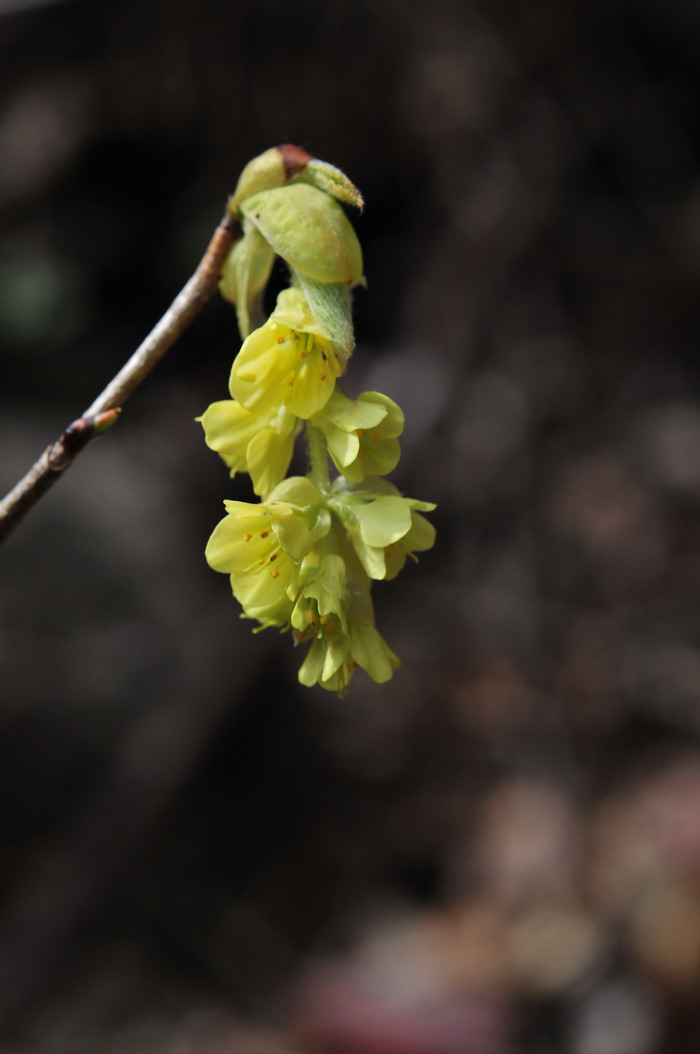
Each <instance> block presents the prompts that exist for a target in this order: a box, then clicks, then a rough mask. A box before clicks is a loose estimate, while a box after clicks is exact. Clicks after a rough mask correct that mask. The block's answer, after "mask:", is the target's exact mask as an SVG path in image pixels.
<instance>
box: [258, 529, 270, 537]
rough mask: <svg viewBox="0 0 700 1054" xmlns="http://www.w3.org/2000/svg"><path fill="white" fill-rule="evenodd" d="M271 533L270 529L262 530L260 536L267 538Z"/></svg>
mask: <svg viewBox="0 0 700 1054" xmlns="http://www.w3.org/2000/svg"><path fill="white" fill-rule="evenodd" d="M269 533H270V532H269V531H261V532H260V537H261V538H267V536H268V534H269Z"/></svg>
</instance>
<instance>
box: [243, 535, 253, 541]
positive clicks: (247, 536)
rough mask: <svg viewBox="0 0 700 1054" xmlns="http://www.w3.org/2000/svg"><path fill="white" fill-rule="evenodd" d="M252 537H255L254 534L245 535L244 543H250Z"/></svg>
mask: <svg viewBox="0 0 700 1054" xmlns="http://www.w3.org/2000/svg"><path fill="white" fill-rule="evenodd" d="M252 537H253V535H252V534H244V535H243V541H244V542H249V541H250V539H251V538H252Z"/></svg>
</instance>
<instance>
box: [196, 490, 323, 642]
mask: <svg viewBox="0 0 700 1054" xmlns="http://www.w3.org/2000/svg"><path fill="white" fill-rule="evenodd" d="M285 499H292V500H285ZM318 500H319V495H318V491H317V490H316V488H315V487H314V486H313V484H312V483H311V482H310V481H309V480H307V479H304V478H302V477H291V478H290V479H287V480H284V482H283V483H281V484H280V485H279V486H278V487H276V488H275V489H274V490H273V491H272V493H271V495H270V500H269V501H267V502H263V503H261V504H252V503H250V502H246V501H226V502H224V506H225V508H226V513H227V515H226V516H225V517H224V519H223V520H222V521H221V522H220V523H219V524H218V525H217V526H216V527H215V529H214V532H213V534H212V536H211V538H210V539H209V542H208V543H207V548H206V551H205V556H206V559H207V562H208V563H209V566H210V567H212V568H213V569H214V570H215V571H222V572H224V573H226V574H229V575H230V576H231V588H232V590H233V594H234V596H235V597H236V599H237V600H238V602H239V603H240V605H241V607H242V608H243V611H244V613H245V614H246V615H248V616H249V617H250V618H254V619H257V620H258V621H259V622H261V623H262V624H263V625H264V626H282V627H287V626H289V625H290V619H291V615H292V610H293V606H294V605H293V600H294V598H295V593H296V588H295V587H296V577H297V574H298V568H299V565H300V563H301V561H302V560H303V559H304V557H305V556H306V555H307V554H308V553H309V552H310V551H311V549H312V547H313V545H314V542H315V540H316V539H317V538H318V537H319V536H322V535H323V534H324V533H325V532H327V531H328V524H329V517H328V513H327V512H326V511H325V510H324V509H323V508H321V507H319V506H318Z"/></svg>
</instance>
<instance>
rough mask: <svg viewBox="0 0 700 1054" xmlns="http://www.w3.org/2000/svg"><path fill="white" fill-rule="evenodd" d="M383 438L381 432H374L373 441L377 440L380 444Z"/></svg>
mask: <svg viewBox="0 0 700 1054" xmlns="http://www.w3.org/2000/svg"><path fill="white" fill-rule="evenodd" d="M381 438H382V437H381V435H380V434H379V432H372V439H374V440H376V441H377V442H378V441H379V440H380V439H381Z"/></svg>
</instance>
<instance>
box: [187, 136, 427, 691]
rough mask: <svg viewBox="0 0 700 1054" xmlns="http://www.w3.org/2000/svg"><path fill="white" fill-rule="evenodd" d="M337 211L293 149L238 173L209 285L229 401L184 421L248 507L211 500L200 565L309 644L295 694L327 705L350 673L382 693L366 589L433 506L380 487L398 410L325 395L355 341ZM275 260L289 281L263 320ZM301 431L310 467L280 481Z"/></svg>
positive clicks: (394, 562)
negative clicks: (246, 488)
mask: <svg viewBox="0 0 700 1054" xmlns="http://www.w3.org/2000/svg"><path fill="white" fill-rule="evenodd" d="M339 201H342V202H345V203H350V204H355V205H361V204H362V199H361V197H360V195H359V192H358V191H357V190H356V188H355V187H353V185H352V184H351V183H350V181H349V180H348V179H347V178H346V177H345V176H344V175H343V174H342V172H340V171H339V170H338V169H336V168H334V167H333V166H331V165H326V164H325V163H324V162H321V161H318V160H316V159H314V158H310V157H308V155H306V154H305V153H304V151H301V150H299V149H298V148H296V147H291V146H285V147H278V148H274V149H273V150H270V151H267V152H266V153H265V154H262V155H261V156H260V157H259V158H256V159H254V161H252V162H251V163H250V164H249V165H248V166H247V167H246V169H244V171H243V173H242V175H241V178H240V180H239V183H238V187H237V189H236V192H235V193H234V195H233V197H232V199H231V202H230V203H229V207H230V209H231V211H232V212H233V214H234V215H235V217H236V218H237V219H238V220H239V221H240V224H241V231H242V237H241V238H240V239H239V241H238V242H237V243H236V245H235V246H234V248H233V249H232V251H231V253H230V255H229V257H228V259H227V261H226V263H225V265H224V268H223V271H222V279H221V290H222V293H223V295H224V296H225V297H226V298H227V299H229V300H231V301H232V302H233V303H234V304H235V305H236V310H237V313H238V321H239V328H240V329H241V334H242V336H243V337H244V341H243V345H242V347H241V349H240V351H239V353H238V355H237V356H236V358H235V360H234V362H233V366H232V369H231V375H230V379H229V391H230V394H231V398H230V399H226V400H222V401H220V402H216V403H212V405H211V406H210V407H209V408H208V409H207V410H206V411H205V413H204V414H203V415H202V417H201V418H200V419H199V420H200V421H201V423H202V425H203V427H204V432H205V439H206V442H207V444H208V446H210V447H211V449H212V450H215V451H216V452H217V453H218V454H220V456H221V457H222V458H223V460H224V461H225V463H226V464H227V465H228V467H229V469H230V472H231V475H232V476H234V475H235V474H236V473H237V472H247V473H249V475H250V477H251V480H252V484H253V489H254V491H255V493H256V495H257V496H258V497H259V498H260V499H261V500H260V501H259V502H257V503H249V502H241V501H227V502H225V507H226V516H225V518H224V519H223V520H222V521H221V522H220V523H219V524H218V526H217V527H216V528H215V530H214V533H213V534H212V536H211V538H210V539H209V542H208V545H207V548H206V558H207V561H208V562H209V564H210V566H211V567H212V568H213V569H214V570H216V571H222V572H225V573H226V574H228V575H230V579H231V587H232V589H233V593H234V596H235V597H236V599H237V600H238V601H239V603H240V604H241V607H242V608H243V613H244V616H245V617H248V618H252V619H255V620H257V621H258V622H259V623H260V626H261V628H265V627H267V626H277V627H279V628H280V629H282V630H291V632H292V634H293V637H294V640H295V641H296V642H297V643H301V642H310V648H309V651H308V654H307V656H306V659H305V660H304V662H303V664H302V666H301V669H300V671H299V680H300V681H301V683H302V684H305V685H313V684H317V683H318V684H319V685H320V686H321V687H322V688H326V689H328V690H330V691H335V692H338V693H340V694H341V695H342V694H344V692H345V690H346V689H347V686H348V684H349V682H350V679H351V677H352V675H353V673H354V671H355V670H356V669H357V668H358V667H359V668H361V669H363V670H365V671H366V672H367V673H368V674H369V676H370V677H371V678H372V679H373V680H375V681H377V682H378V683H382V682H384V681H387V680H389V678H390V677H391V676H392V674H393V671H394V670H395V669H396V667H397V666H398V665H399V660H398V659H397V657H396V655H394V653H393V651H392V650H391V649H390V648H389V646H388V645H387V644H386V642H385V641H384V640H383V638H382V637H381V635H380V634H379V632H378V631H377V629H376V628H375V625H374V609H373V606H372V600H371V585H372V581H373V580H381V579H391V578H394V577H395V576H396V575H397V574H398V573H399V571H400V570H401V568H402V567H403V565H404V563H405V562H406V558H407V556H413V554H415V553H416V552H421V551H424V550H426V549H429V548H430V547H431V546H432V545H433V542H434V540H435V531H434V528H433V527H432V525H431V524H430V523H429V522H428V520H426V519H425V517H424V516H422V515H421V513H422V512H427V511H430V510H432V509H433V508H434V507H435V506H434V505H433V504H432V503H430V502H423V501H417V500H415V499H413V498H406V497H404V496H402V495H401V494H400V493H399V491H398V490H397V489H396V487H394V486H393V485H392V484H391V483H389V482H387V481H386V480H385V479H382V478H381V477H383V476H384V475H385V474H387V473H388V472H391V471H392V469H394V468H395V467H396V464H397V463H398V460H399V456H400V447H399V436H400V435H401V433H402V431H403V425H404V418H403V413H402V412H401V410H400V408H399V407H398V406H397V405H396V403H394V402H393V401H392V400H391V399H389V398H388V397H387V396H385V395H381V394H380V393H379V392H364V393H363V394H362V395H360V396H358V397H357V398H356V399H351V398H349V397H348V396H347V395H346V394H345V393H344V392H343V391H342V390H341V388H340V386H339V384H338V378H339V377H341V376H342V374H343V373H344V370H345V367H346V365H347V360H348V358H349V356H350V354H351V352H352V349H353V346H354V342H353V334H352V321H351V315H350V295H349V293H350V289H351V288H352V286H353V285H355V284H357V283H359V282H361V281H362V253H361V250H360V246H359V243H358V241H357V238H356V235H355V232H354V231H353V229H352V227H351V225H350V223H349V222H348V220H347V217H346V216H345V213H344V212H343V210H342V208H341V206H340V205H339V203H338V202H339ZM275 255H277V256H280V257H281V258H282V259H283V260H284V261H285V263H286V264H287V266H288V268H289V271H290V275H291V284H290V287H289V288H288V289H285V290H284V291H283V292H282V293H280V295H279V297H278V299H277V304H276V306H275V309H274V311H273V312H272V314H271V315H270V316H269V318H268V319H267V321H264V320H263V318H262V317H261V305H262V298H263V294H264V290H265V287H266V284H267V281H268V278H269V275H270V271H271V267H272V262H273V259H274V256H275ZM253 327H254V328H253ZM302 430H305V432H306V437H307V443H308V452H309V459H310V472H309V474H308V476H292V477H289V478H286V476H287V471H288V469H289V465H290V462H291V459H292V454H293V450H294V442H295V439H296V437H297V435H298V434H299V433H300V432H301V431H302ZM329 459H330V461H331V462H332V464H333V465H334V466H335V470H336V472H337V475H336V476H335V478H333V479H332V480H331V476H330V472H329Z"/></svg>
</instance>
